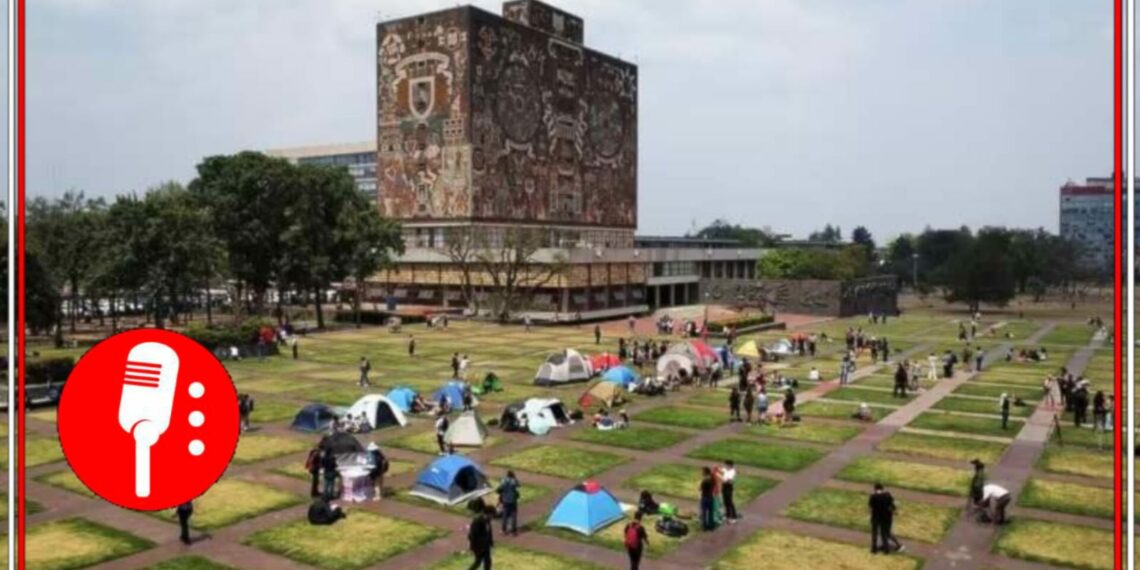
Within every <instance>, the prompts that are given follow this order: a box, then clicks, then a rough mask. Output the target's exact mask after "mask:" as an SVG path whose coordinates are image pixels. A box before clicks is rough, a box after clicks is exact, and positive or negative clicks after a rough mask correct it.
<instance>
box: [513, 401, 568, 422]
mask: <svg viewBox="0 0 1140 570" xmlns="http://www.w3.org/2000/svg"><path fill="white" fill-rule="evenodd" d="M519 414H520V415H524V416H526V419H527V423H528V424H530V425H534V424H535V422H536V421H539V422H542V423H549V424H551V425H554V426H559V425H563V424H567V423H570V416H568V415H566V407H565V406H563V405H562V400H559V399H557V398H549V399H547V398H531V399H529V400H527V401H526V403H525V404H523V409H522V411H521V412H519Z"/></svg>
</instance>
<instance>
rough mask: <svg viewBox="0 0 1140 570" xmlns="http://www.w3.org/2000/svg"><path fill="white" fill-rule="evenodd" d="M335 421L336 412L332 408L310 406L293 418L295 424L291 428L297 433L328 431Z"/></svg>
mask: <svg viewBox="0 0 1140 570" xmlns="http://www.w3.org/2000/svg"><path fill="white" fill-rule="evenodd" d="M335 421H336V411H335V410H333V409H332V408H330V407H328V406H325V405H323V404H309V405H307V406H305V407H304V408H301V411H299V412H297V415H296V416H293V424H292V425H290V426H289V427H291V428H293V429H295V430H297V431H307V432H317V431H328V429H329V426H331V425H332V424H333V422H335Z"/></svg>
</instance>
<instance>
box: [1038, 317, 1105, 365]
mask: <svg viewBox="0 0 1140 570" xmlns="http://www.w3.org/2000/svg"><path fill="white" fill-rule="evenodd" d="M1093 332H1095V331H1094V330H1093V329H1092V327H1089V326H1087V325H1058V326H1056V327H1053V330H1051V331H1049V334H1047V335H1045V338H1042V339H1041V344H1048V345H1075V346H1081V347H1083V346H1085V345H1087V344H1088V343H1089V341H1090V340H1092V335H1093ZM1050 348H1052V347H1050ZM1050 352H1052V351H1050ZM1049 357H1050V358H1052V355H1049Z"/></svg>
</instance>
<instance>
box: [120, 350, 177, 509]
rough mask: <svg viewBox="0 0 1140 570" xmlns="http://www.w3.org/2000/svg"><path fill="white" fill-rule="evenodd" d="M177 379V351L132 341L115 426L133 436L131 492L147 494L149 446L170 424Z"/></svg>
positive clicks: (142, 495) (144, 495)
mask: <svg viewBox="0 0 1140 570" xmlns="http://www.w3.org/2000/svg"><path fill="white" fill-rule="evenodd" d="M177 383H178V353H176V352H174V349H172V348H170V347H169V346H166V345H165V344H162V343H158V342H144V343H141V344H138V345H136V346H135V347H134V348H132V349H131V352H130V354H128V355H127V364H126V370H125V372H124V373H123V395H122V398H121V399H120V400H119V427H121V428H123V431H125V432H127V433H129V434H131V435H132V436H134V438H135V495H137V496H139V497H149V496H150V448H151V446H153V445H154V444H155V443H157V442H158V437H159V436H160V435H162V434H163V433H165V432H166V428H167V427H169V426H170V412H171V410H172V408H173V407H174V390H175V387H176V385H177Z"/></svg>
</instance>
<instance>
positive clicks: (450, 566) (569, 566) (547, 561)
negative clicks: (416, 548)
mask: <svg viewBox="0 0 1140 570" xmlns="http://www.w3.org/2000/svg"><path fill="white" fill-rule="evenodd" d="M650 540H653V539H652V538H651V539H650ZM493 556H494V559H495V568H497V569H498V570H605V567H604V566H598V565H597V564H591V563H589V562H586V561H583V560H578V559H573V558H566V557H563V556H558V555H555V554H546V553H545V552H535V551H533V550H523V549H521V548H515V547H513V546H498V545H496V546H495V551H494V554H493ZM469 566H471V555H470V554H468V553H458V554H452V555H451V556H448V557H447V558H444V559H443V560H441V561H439V562H437V563H436V564H435V565H433V566H431V570H467V568H468V567H469Z"/></svg>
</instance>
